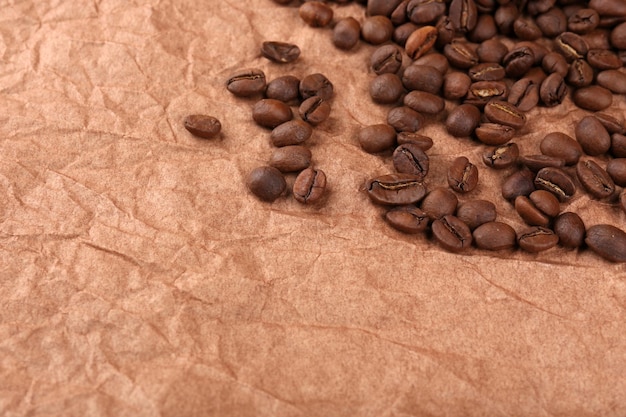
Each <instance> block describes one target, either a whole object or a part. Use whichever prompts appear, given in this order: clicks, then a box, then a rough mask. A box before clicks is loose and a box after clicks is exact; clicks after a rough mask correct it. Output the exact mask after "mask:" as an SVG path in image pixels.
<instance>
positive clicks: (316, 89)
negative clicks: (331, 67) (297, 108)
mask: <svg viewBox="0 0 626 417" xmlns="http://www.w3.org/2000/svg"><path fill="white" fill-rule="evenodd" d="M305 4H306V3H305ZM299 88H300V96H301V97H302V99H303V100H306V99H307V98H309V97H313V96H318V97H320V98H321V99H322V100H330V99H331V98H332V97H333V93H334V86H333V83H332V82H330V80H329V79H328V78H326V76H325V75H324V74H319V73H317V74H310V75H307V76H306V77H304V78H303V79H302V80H301V81H300V87H299Z"/></svg>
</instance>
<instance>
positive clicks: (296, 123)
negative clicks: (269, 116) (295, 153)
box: [270, 120, 313, 147]
mask: <svg viewBox="0 0 626 417" xmlns="http://www.w3.org/2000/svg"><path fill="white" fill-rule="evenodd" d="M312 134H313V129H312V128H311V125H309V124H308V123H305V122H303V121H302V120H290V121H288V122H285V123H282V124H280V125H278V126H276V127H275V128H274V130H272V133H271V134H270V139H271V141H272V144H273V145H274V146H276V147H281V146H289V145H300V144H301V143H303V142H304V141H306V140H307V139H309V138H310V137H311V135H312Z"/></svg>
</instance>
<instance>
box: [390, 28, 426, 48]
mask: <svg viewBox="0 0 626 417" xmlns="http://www.w3.org/2000/svg"><path fill="white" fill-rule="evenodd" d="M417 29H419V26H417V25H416V24H415V23H413V22H407V23H403V24H401V25H400V26H397V27H396V28H395V29H394V30H393V35H392V36H391V38H392V39H393V41H394V42H395V43H397V44H398V45H400V46H405V45H406V41H407V40H408V39H409V37H410V36H411V34H412V33H413V32H415V31H416V30H417Z"/></svg>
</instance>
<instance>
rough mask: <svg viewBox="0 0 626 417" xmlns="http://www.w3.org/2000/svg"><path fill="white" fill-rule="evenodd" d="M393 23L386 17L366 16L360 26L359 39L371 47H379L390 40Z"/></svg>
mask: <svg viewBox="0 0 626 417" xmlns="http://www.w3.org/2000/svg"><path fill="white" fill-rule="evenodd" d="M392 35H393V23H391V20H389V18H388V17H386V16H368V17H366V18H365V20H364V21H363V24H362V25H361V37H362V38H363V40H364V41H365V42H367V43H369V44H371V45H380V44H383V43H385V42H387V41H390V40H391V36H392Z"/></svg>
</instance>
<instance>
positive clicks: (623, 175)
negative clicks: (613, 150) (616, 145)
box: [606, 158, 626, 187]
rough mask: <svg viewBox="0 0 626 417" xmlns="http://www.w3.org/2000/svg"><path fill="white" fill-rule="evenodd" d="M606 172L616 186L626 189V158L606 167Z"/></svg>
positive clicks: (611, 162)
mask: <svg viewBox="0 0 626 417" xmlns="http://www.w3.org/2000/svg"><path fill="white" fill-rule="evenodd" d="M606 172H607V174H609V175H610V176H611V179H613V181H614V182H615V184H617V185H619V186H620V187H626V158H615V159H612V160H610V161H609V163H608V164H607V165H606Z"/></svg>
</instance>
